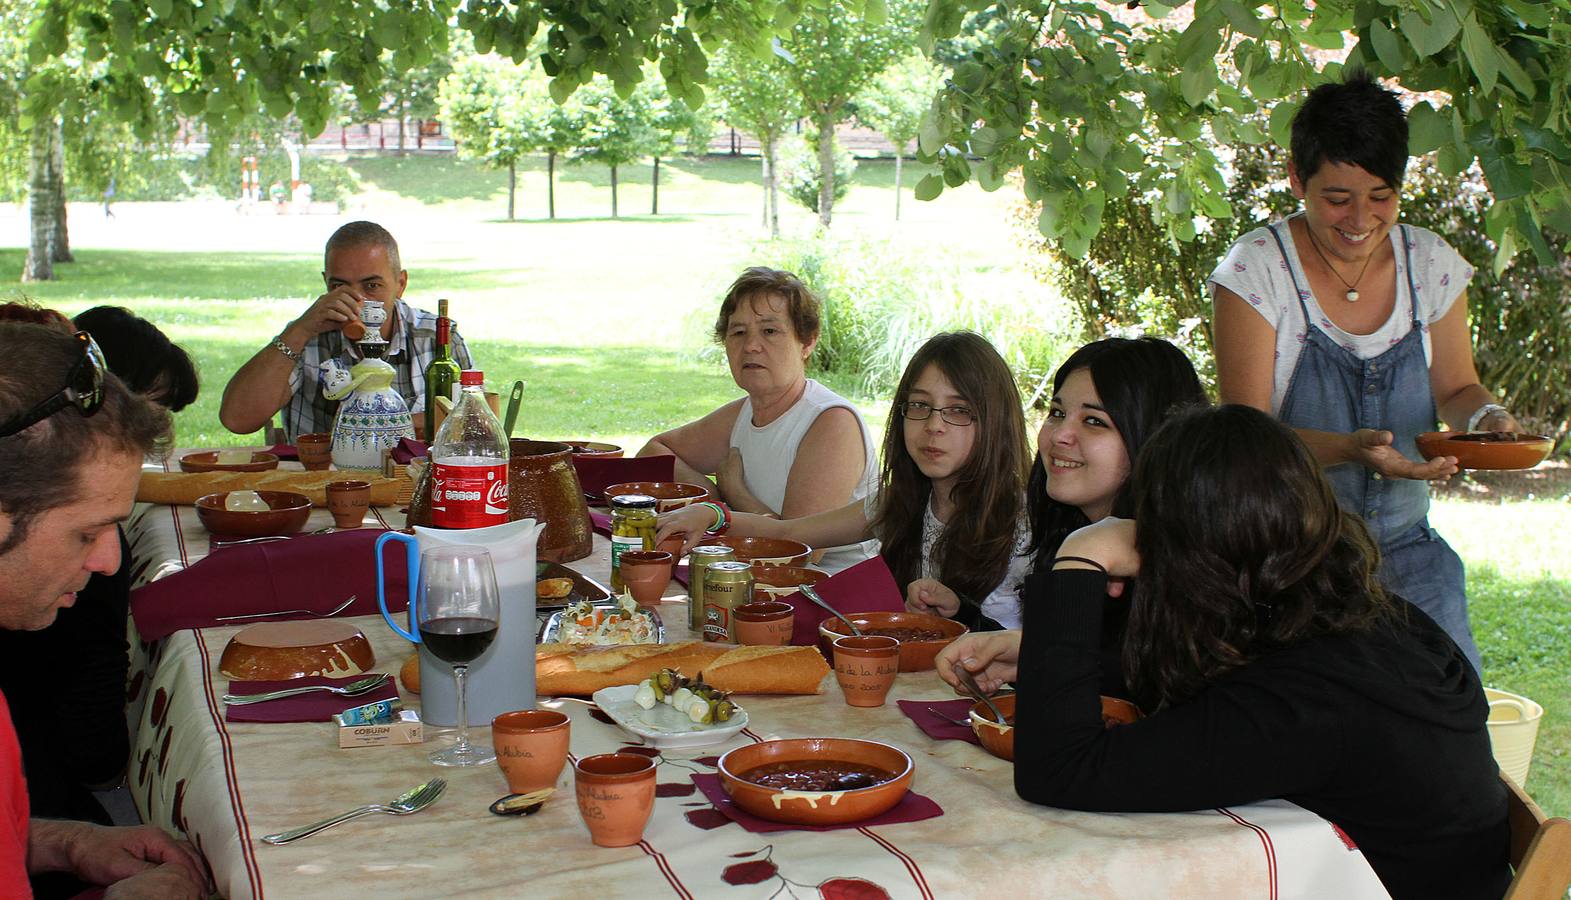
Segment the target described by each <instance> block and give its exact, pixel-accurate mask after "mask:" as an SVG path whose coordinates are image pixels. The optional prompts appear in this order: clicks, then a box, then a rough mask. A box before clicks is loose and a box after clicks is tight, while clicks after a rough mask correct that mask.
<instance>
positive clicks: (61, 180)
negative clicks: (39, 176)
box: [49, 119, 76, 262]
mask: <svg viewBox="0 0 1571 900" xmlns="http://www.w3.org/2000/svg"><path fill="white" fill-rule="evenodd" d="M49 145H50V146H49V193H50V195H51V197H52V198H53V201H54V205H55V226H54V227H55V233H54V236H53V238H52V239H51V241H50V244H51V246H50V248H49V255H50V258H51V259H52V260H53V261H54V262H76V257H74V256H72V255H71V237H70V235H69V234H67V232H66V219H65V120H64V119H55V124H54V128H53V129H52V130H51V132H50V136H49Z"/></svg>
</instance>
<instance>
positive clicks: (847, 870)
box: [130, 507, 1385, 900]
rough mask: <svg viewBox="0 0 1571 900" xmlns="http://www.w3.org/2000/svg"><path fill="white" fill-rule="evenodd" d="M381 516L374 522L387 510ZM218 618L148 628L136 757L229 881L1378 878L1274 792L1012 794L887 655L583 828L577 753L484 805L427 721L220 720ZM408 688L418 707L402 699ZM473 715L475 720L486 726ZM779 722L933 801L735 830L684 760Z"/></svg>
mask: <svg viewBox="0 0 1571 900" xmlns="http://www.w3.org/2000/svg"><path fill="white" fill-rule="evenodd" d="M382 515H383V519H382V522H380V523H379V524H385V525H391V526H393V527H398V526H399V525H401V524H402V523H401V521H399V520H398V517H397V516H396V515H387V513H386V511H384V512H383V514H382ZM318 518H320V519H322V522H320V523H319V522H318V521H317V519H318ZM326 522H327V514H326V513H325V512H324V511H315V512H313V519H312V521H311V522H310V523H309V524H308V525H307V526H306V527H307V528H308V529H310V528H314V527H317V526H318V525H319V524H325V523H326ZM368 522H369V520H368ZM130 530H131V542H132V545H133V553H134V554H135V555H136V557H137V559H136V564H137V565H138V566H139V567H140V571H141V572H143V573H144V579H145V578H147V577H150V575H149V574H148V573H160V574H164V575H167V574H169V573H170V572H174V571H178V570H179V569H180V568H181V567H183V566H184V565H188V564H190V563H191V562H193V561H194V559H195V558H198V557H199V556H200V555H201V554H202V552H203V551H205V548H206V546H207V544H206V540H205V534H204V533H202V532H201V531H200V526H199V525H197V524H196V520H195V516H194V514H193V512H192V510H191V509H190V508H189V507H184V508H179V507H176V508H171V507H152V508H142V509H139V510H138V511H137V514H136V516H135V517H134V519H133V522H132V524H131V529H130ZM199 538H200V539H199ZM572 565H573V566H574V567H576V568H579V569H580V570H581V571H583V572H584V573H585V574H587V575H590V576H591V577H594V578H596V579H597V580H599V579H603V577H604V570H605V569H606V568H607V566H608V547H607V545H606V542H605V541H604V539H603V538H599V537H598V536H597V539H596V542H595V552H594V553H593V554H592V555H591V557H589V558H587V559H585V560H582V561H579V562H577V563H573V564H572ZM661 615H662V618H663V619H664V621H665V622H666V625H667V630H668V638H669V639H671V640H676V639H682V638H685V637H686V633H687V629H686V621H687V613H686V599H685V597H684V596H683V595H682V593H681V589H680V588H679V587H678V586H677V585H675V584H674V583H673V584H672V585H670V586H669V588H668V591H667V598H666V602H664V603H663V604H662V608H661ZM353 621H355V622H356V624H358V625H359V626H360V628H361V629H362V630H363V631H364V632H365V633H366V635H367V636H368V637H369V638H370V640H371V642H372V645H373V646H374V648H375V650H376V653H377V658H378V666H377V668H378V669H379V670H384V671H394V670H396V669H397V667H398V665H399V664H400V663H401V662H402V660H403V659H404V658H405V656H406V655H407V654H408V653H409V652H410V645H409V644H408V643H406V642H405V641H403V640H402V639H400V638H398V637H397V636H396V635H394V634H393V633H392V632H391V631H390V630H389V629H388V628H387V626H386V625H385V624H384V623H383V622H382V620H381V619H380V617H366V618H361V619H356V620H353ZM236 630H238V627H222V628H205V629H199V630H187V631H182V632H178V633H176V634H174V635H171V636H170V637H168V638H166V639H164V640H163V641H161V642H158V643H157V644H155V645H151V646H144V648H143V649H144V651H145V652H144V653H142V654H141V661H140V663H139V675H138V676H137V677H138V678H139V679H144V680H143V681H142V682H141V683H140V686H139V688H138V690H137V693H138V694H139V695H140V696H141V697H143V698H146V702H145V703H144V705H143V708H142V711H141V715H140V726H139V728H138V731H137V734H136V737H135V741H134V747H135V749H134V753H133V759H132V764H131V769H132V771H131V781H132V792H133V794H134V796H135V798H136V801H137V804H138V806H139V808H140V810H141V813H142V815H143V817H144V819H145V820H146V821H149V822H154V823H157V824H160V825H163V826H166V827H171V828H175V829H179V830H182V831H184V832H186V833H187V834H188V835H189V836H190V837H191V839H192V840H193V841H195V842H196V843H197V845H198V846H199V847H200V848H201V849H202V851H203V852H204V854H206V856H207V859H208V861H209V863H210V864H211V866H212V869H213V873H214V876H215V879H216V881H217V885H218V888H219V890H220V892H222V893H223V894H224V895H225V896H228V897H233V898H250V897H256V898H260V897H267V896H271V897H288V898H295V897H346V896H377V897H389V898H392V897H420V898H426V897H434V896H460V895H462V896H498V897H516V896H523V895H525V894H526V893H528V894H531V895H541V896H551V897H560V896H579V895H584V896H606V897H622V896H626V897H635V896H636V897H648V896H658V895H662V894H670V895H673V896H677V897H695V896H715V897H724V898H731V897H736V898H747V897H759V898H763V897H772V896H775V895H776V894H777V892H780V891H781V889H782V888H783V887H786V888H788V889H789V895H791V896H796V897H806V896H810V895H813V894H815V893H816V894H819V895H821V896H825V897H863V896H867V897H876V896H879V895H880V894H879V891H882V892H883V894H885V895H888V896H893V897H935V896H937V897H954V896H981V895H987V894H996V895H1001V896H1003V895H1008V896H1056V897H1136V896H1139V897H1152V896H1159V897H1206V898H1219V897H1241V898H1242V897H1247V898H1261V900H1264V898H1276V897H1325V896H1336V897H1338V898H1339V900H1353V898H1363V897H1383V896H1385V893H1384V891H1383V890H1382V888H1381V886H1380V883H1379V881H1378V879H1377V878H1375V876H1374V874H1373V872H1372V871H1371V870H1370V869H1369V867H1368V865H1367V863H1366V862H1365V860H1364V858H1363V855H1362V854H1361V853H1359V852H1358V851H1357V850H1355V849H1353V848H1351V847H1349V846H1348V845H1347V844H1345V843H1344V841H1343V839H1342V838H1341V837H1340V836H1339V835H1338V833H1337V832H1336V830H1335V829H1333V828H1332V826H1331V825H1330V824H1329V823H1327V822H1325V821H1323V820H1321V819H1320V818H1318V817H1316V816H1314V815H1312V814H1310V813H1309V812H1307V811H1305V810H1303V809H1301V808H1299V807H1297V806H1295V805H1293V804H1291V803H1287V802H1284V801H1276V802H1269V803H1260V804H1252V805H1250V806H1245V807H1237V808H1231V809H1213V810H1202V811H1197V812H1191V813H1179V814H1140V815H1109V814H1091V813H1078V812H1069V811H1063V810H1056V809H1050V808H1046V807H1040V806H1034V805H1031V804H1028V803H1026V802H1024V801H1022V800H1020V799H1019V798H1018V797H1017V796H1016V795H1015V793H1014V788H1013V780H1012V773H1013V769H1012V765H1011V764H1010V763H1007V762H1004V761H1002V760H999V759H996V758H994V757H992V756H990V755H988V754H987V753H985V752H984V751H983V750H982V749H981V748H980V747H977V746H974V745H972V744H969V743H965V742H962V741H934V740H932V739H930V738H928V737H927V736H926V735H924V734H923V733H922V732H921V731H920V730H918V729H917V727H916V726H915V725H914V724H913V723H912V722H911V721H910V720H908V719H907V718H906V717H905V716H904V715H903V714H901V712H900V711H899V709H898V708H897V707H896V706H895V704H894V701H895V699H897V698H906V699H949V698H952V697H953V694H952V693H951V692H950V691H949V689H948V687H947V686H946V685H944V684H943V683H942V682H941V681H940V680H939V679H938V678H937V676H936V675H935V674H933V673H931V672H925V673H911V674H905V675H901V676H900V677H899V680H898V681H897V683H896V685H895V688H894V690H893V692H892V693H891V696H890V700H889V703H888V704H887V705H886V706H883V707H880V708H876V709H854V708H851V707H848V706H847V705H846V704H845V703H844V702H843V700H842V699H841V696H840V691H839V689H838V687H837V686H836V685H835V683H834V680H833V677H832V676H831V677H830V678H827V679H826V681H825V683H824V686H823V693H821V694H819V695H816V696H807V697H783V698H765V697H744V698H741V700H742V703H743V705H744V707H745V708H746V709H747V711H748V714H749V716H750V719H751V723H750V727H749V728H748V729H747V730H745V731H744V732H743V733H742V734H740V735H738V736H736V737H735V738H733V739H732V740H731V741H730V742H728V743H726V744H723V745H720V746H718V747H712V748H704V749H701V750H695V751H686V752H680V753H677V752H673V753H668V754H667V755H665V756H664V757H663V762H662V764H661V766H660V769H659V782H660V785H661V796H660V797H659V799H657V801H656V804H655V811H654V815H653V818H652V819H651V820H650V822H649V825H648V827H647V829H646V830H645V832H644V841H643V842H642V843H640V844H639V845H637V846H634V847H628V848H624V849H614V850H613V849H603V848H598V847H595V846H594V845H592V844H591V843H590V841H589V836H588V831H587V829H586V828H585V827H584V825H583V822H582V821H581V820H580V818H579V815H578V810H577V807H576V804H575V802H574V800H573V787H572V769H571V766H569V767H568V768H567V769H565V770H564V772H563V774H562V776H561V778H560V780H559V782H558V791H559V795H558V797H557V798H556V799H555V800H553V801H552V802H550V803H548V804H547V805H546V807H545V809H544V810H543V811H541V812H540V813H539V814H537V815H534V816H530V817H527V818H522V817H506V818H504V817H498V816H494V815H492V814H490V813H489V812H488V811H487V808H486V807H487V805H488V804H489V803H490V802H491V801H493V800H495V799H496V798H497V797H499V796H501V795H502V794H504V793H505V792H506V785H505V782H504V780H503V778H502V775H501V773H500V771H499V770H498V769H497V768H496V767H495V766H494V765H487V766H482V767H478V768H475V769H458V770H454V769H439V768H437V767H435V766H433V765H431V764H430V763H429V762H428V761H427V759H426V755H427V753H429V752H430V750H431V749H432V746H433V744H432V743H431V741H430V740H428V742H427V743H426V744H425V745H420V746H395V747H376V748H363V749H351V750H340V749H338V748H337V744H336V737H335V735H334V731H333V726H331V725H330V724H326V723H303V724H231V723H227V722H225V721H224V709H223V706H222V704H221V703H220V702H219V697H220V696H221V695H222V694H223V693H224V692H225V690H226V689H227V681H226V680H225V679H224V678H223V677H222V676H220V675H218V674H217V664H218V658H219V655H220V654H221V652H222V650H223V648H224V645H225V643H226V642H227V641H228V639H229V637H230V636H231V635H232V634H233V633H234V632H235V631H236ZM405 702H406V703H407V704H409V705H410V706H412V707H415V708H418V704H419V700H418V697H416V696H406V697H405ZM540 702H541V705H542V706H548V707H551V708H558V709H561V710H562V711H563V712H565V713H567V714H568V715H569V716H571V717H572V719H573V724H572V740H571V752H572V754H573V755H574V756H575V757H578V756H584V755H588V754H592V753H602V752H609V751H613V750H616V749H619V748H621V747H623V746H624V745H626V744H629V743H633V742H635V741H636V739H635V738H633V737H632V736H630V735H628V734H626V733H625V732H622V731H621V730H620V729H619V728H617V727H615V726H614V725H611V724H607V723H605V722H602V721H599V720H597V719H596V718H594V717H592V716H591V715H590V713H589V709H588V707H587V706H585V705H584V704H582V703H579V702H573V701H562V700H554V699H551V698H541V701H540ZM471 733H472V735H473V736H474V739H476V740H479V741H488V740H489V739H490V736H489V730H488V729H478V730H475V731H472V732H471ZM777 736H779V737H805V736H848V737H860V738H870V739H874V740H881V741H886V742H888V743H890V744H893V745H895V746H897V747H900V748H901V749H903V750H905V751H906V752H907V753H909V754H910V755H911V756H912V758H913V759H915V760H916V763H917V774H916V779H915V784H914V789H915V790H916V791H918V792H919V793H922V794H925V795H927V796H928V797H931V798H932V799H933V800H935V801H937V802H938V804H939V805H941V806H942V807H943V809H944V814H943V815H942V816H940V817H937V818H933V819H928V820H924V821H920V822H912V823H906V824H899V825H889V826H882V827H877V828H867V827H862V828H850V829H844V830H838V831H829V832H808V831H781V832H775V833H767V834H753V833H750V832H747V831H745V830H744V829H743V828H742V827H741V826H739V825H736V824H734V823H728V822H726V821H725V820H723V819H721V818H719V817H718V814H717V813H715V812H714V810H713V808H712V807H711V806H710V805H709V804H708V803H707V802H705V801H704V800H703V797H702V795H701V794H698V793H696V792H694V791H692V790H691V788H692V782H691V780H690V778H689V776H690V775H691V774H692V773H693V772H695V771H698V772H711V771H713V759H712V758H713V757H715V756H717V755H718V754H720V753H722V752H724V751H725V750H727V749H729V748H731V747H733V746H740V745H742V744H744V743H746V742H749V741H756V740H765V739H768V738H771V737H777ZM447 739H448V738H446V737H442V736H436V737H433V738H432V740H438V741H440V740H447ZM434 775H442V776H444V777H446V778H447V779H448V782H449V787H448V790H447V793H446V795H445V796H443V797H442V799H441V800H439V801H438V802H437V803H436V804H434V805H433V806H432V807H430V808H429V809H427V810H425V811H424V812H421V813H419V814H417V815H414V816H409V817H403V818H394V817H390V816H375V817H372V818H368V819H362V820H359V821H355V822H352V823H348V824H346V825H342V826H340V827H337V828H334V829H330V830H328V831H326V832H323V833H322V834H320V835H317V836H315V837H311V838H308V839H305V840H302V841H299V842H297V843H294V844H291V845H287V846H283V847H274V846H270V845H266V844H263V843H262V842H261V841H260V836H261V835H263V834H268V833H271V832H274V831H281V830H284V829H286V828H291V827H294V826H297V825H302V824H305V823H307V822H311V821H315V820H317V819H321V818H325V817H327V816H328V815H331V814H334V813H337V812H340V811H343V810H346V809H349V808H351V807H355V806H359V805H362V804H365V803H371V802H385V801H386V800H389V799H391V798H392V797H394V796H396V795H398V794H399V793H401V792H403V791H404V790H406V789H408V788H409V787H410V786H412V785H414V784H417V783H419V782H421V781H424V780H426V779H428V778H431V777H433V776H434ZM748 864H752V865H748ZM728 873H729V877H728ZM753 879H759V880H756V881H755V880H753Z"/></svg>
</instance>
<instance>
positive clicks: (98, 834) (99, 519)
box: [0, 323, 206, 900]
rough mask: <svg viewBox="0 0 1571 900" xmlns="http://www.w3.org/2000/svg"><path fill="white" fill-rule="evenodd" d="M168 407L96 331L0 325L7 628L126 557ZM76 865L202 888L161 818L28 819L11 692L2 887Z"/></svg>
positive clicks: (134, 887) (1, 525)
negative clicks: (118, 364) (149, 395)
mask: <svg viewBox="0 0 1571 900" xmlns="http://www.w3.org/2000/svg"><path fill="white" fill-rule="evenodd" d="M168 435H169V415H168V413H167V412H165V411H164V410H162V409H161V408H159V407H157V406H156V405H154V404H152V403H150V402H148V401H146V400H144V399H142V398H140V397H137V396H135V395H133V394H131V393H130V392H129V391H128V390H127V389H126V388H125V386H124V385H123V384H122V383H121V382H120V380H119V379H118V378H116V377H115V376H113V375H111V374H109V372H108V371H107V369H106V368H105V366H104V361H103V356H102V354H101V353H100V352H99V351H98V348H97V346H96V345H95V344H93V342H92V339H91V338H89V337H88V336H87V335H86V334H85V333H78V334H76V335H75V336H71V335H66V334H62V333H60V332H57V331H53V330H50V329H48V328H43V327H40V326H36V325H19V324H11V323H0V628H6V629H10V630H14V631H34V630H38V629H41V628H44V627H46V626H48V625H49V624H50V623H51V622H53V621H54V619H55V614H56V613H57V612H58V611H59V610H60V609H61V608H62V607H66V606H70V605H71V604H73V603H75V602H76V592H77V591H78V590H79V589H81V587H82V586H83V585H85V584H86V583H87V579H88V578H89V577H90V576H91V575H92V574H93V573H94V572H105V573H108V572H113V571H115V569H117V568H118V567H119V565H120V539H119V535H118V532H117V530H116V527H115V526H116V525H117V524H118V523H119V522H121V521H122V520H124V519H125V518H126V517H127V516H128V515H130V512H131V502H132V500H133V499H134V497H135V495H136V484H137V479H138V478H139V477H140V471H141V467H142V459H143V457H145V456H146V455H147V454H148V453H149V452H151V451H153V450H154V449H155V448H157V447H159V446H161V445H162V444H163V443H164V442H166V441H167V439H168ZM46 872H70V873H73V874H74V875H76V876H77V877H78V878H80V879H82V880H83V881H86V882H88V883H91V884H98V885H107V886H108V890H107V891H106V893H105V896H106V897H110V898H126V897H150V898H158V900H178V898H187V897H191V898H195V897H200V896H202V894H203V893H204V891H205V882H206V876H205V875H204V873H203V870H202V863H201V860H200V857H198V856H197V854H196V852H195V851H194V850H193V849H192V848H191V847H190V845H188V844H186V843H184V842H182V841H176V840H174V839H173V838H171V837H170V836H169V835H167V834H165V833H164V832H163V831H162V830H160V829H158V828H156V827H153V826H147V825H144V826H138V827H135V828H108V827H104V826H101V825H93V824H90V823H86V822H63V821H51V820H44V819H38V820H29V816H28V801H27V789H26V786H25V783H24V781H23V778H22V765H21V756H20V751H19V750H18V748H17V740H16V733H15V731H14V730H13V729H12V726H11V713H10V709H9V708H8V707H7V706H6V703H5V698H4V696H3V695H0V896H3V897H7V898H11V897H30V896H32V890H31V888H30V887H29V885H28V875H29V874H43V873H46Z"/></svg>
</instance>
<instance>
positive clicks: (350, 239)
mask: <svg viewBox="0 0 1571 900" xmlns="http://www.w3.org/2000/svg"><path fill="white" fill-rule="evenodd" d="M368 244H369V245H372V246H377V247H381V248H382V249H383V250H385V251H387V261H388V262H389V263H391V264H392V266H393V274H394V275H397V274H398V273H399V272H402V271H403V270H404V265H403V261H402V260H400V259H399V257H398V241H396V240H394V239H393V233H392V232H390V231H388V230H387V229H386V228H383V227H382V226H380V225H378V224H376V223H375V222H366V221H364V220H362V221H359V222H350V223H349V224H347V225H342V226H339V229H338V230H337V231H335V232H333V236H332V237H330V238H328V239H327V247H326V248H325V249H324V250H323V251H322V268H323V269H326V268H327V258H328V257H329V256H332V255H333V251H334V250H344V249H347V248H349V247H364V246H366V245H368Z"/></svg>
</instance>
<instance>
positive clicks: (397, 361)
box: [284, 300, 474, 442]
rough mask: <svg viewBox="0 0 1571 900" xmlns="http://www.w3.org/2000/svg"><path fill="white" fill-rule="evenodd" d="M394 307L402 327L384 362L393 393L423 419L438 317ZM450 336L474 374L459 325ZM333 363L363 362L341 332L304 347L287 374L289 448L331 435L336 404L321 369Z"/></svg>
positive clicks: (390, 342) (455, 350) (356, 347)
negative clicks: (305, 437) (303, 439)
mask: <svg viewBox="0 0 1571 900" xmlns="http://www.w3.org/2000/svg"><path fill="white" fill-rule="evenodd" d="M393 305H394V308H395V309H397V310H398V325H397V327H396V328H394V329H393V333H392V334H391V335H390V336H389V337H388V339H387V353H386V354H385V355H384V356H383V359H385V360H387V361H388V363H390V364H391V365H392V367H393V389H394V390H396V391H398V393H399V395H400V396H402V397H403V398H404V402H405V403H407V404H409V411H410V412H411V413H423V412H425V370H426V366H429V365H430V364H431V360H432V358H433V357H435V356H436V313H433V312H428V311H426V310H423V309H417V308H415V307H413V306H410V305H409V304H408V303H405V302H404V301H403V300H394V301H393ZM449 335H450V338H449V340H450V343H451V345H452V350H453V359H454V360H456V361H457V362H458V364H459V365H460V366H461V367H463V368H465V369H472V368H474V361H473V360H472V359H471V358H470V356H469V348H468V347H467V346H466V345H465V344H464V339H463V337H462V336H461V335H459V333H458V324H457V323H456V322H455V323H454V324H453V327H452V329H451V330H450V331H449ZM329 359H337V360H338V361H339V362H342V363H343V364H344V365H345V366H353V365H354V364H355V363H357V362H359V361H360V347H359V345H357V344H356V343H355V342H354V341H350V340H345V339H344V335H343V332H341V331H337V330H334V331H324V332H322V333H321V334H319V335H317V336H316V337H314V338H312V339H311V340H309V341H307V342H306V345H305V349H304V350H302V351H301V352H300V359H299V361H297V362H296V363H295V368H294V371H293V372H291V373H289V390H290V392H291V394H292V396H291V397H290V398H289V403H288V405H286V406H285V407H284V431H285V433H286V434H287V436H288V437H287V439H288V440H289V441H290V442H293V441H294V439H295V438H296V437H298V436H299V435H302V434H309V433H311V432H327V431H332V430H333V422H334V420H335V419H336V418H337V416H338V401H337V400H329V399H327V398H326V397H324V396H322V381H321V368H320V367H321V365H322V363H323V362H326V361H327V360H329Z"/></svg>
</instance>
